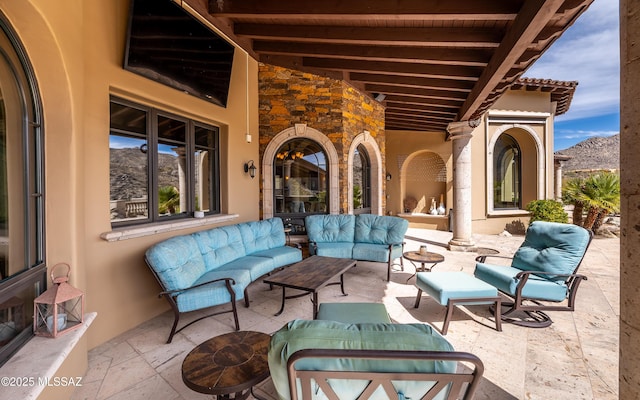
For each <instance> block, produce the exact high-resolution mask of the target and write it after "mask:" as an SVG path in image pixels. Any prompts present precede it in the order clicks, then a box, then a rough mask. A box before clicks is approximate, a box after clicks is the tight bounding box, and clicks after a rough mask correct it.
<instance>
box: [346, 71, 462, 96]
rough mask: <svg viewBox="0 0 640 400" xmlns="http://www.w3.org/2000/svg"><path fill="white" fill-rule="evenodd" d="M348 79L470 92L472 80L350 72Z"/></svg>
mask: <svg viewBox="0 0 640 400" xmlns="http://www.w3.org/2000/svg"><path fill="white" fill-rule="evenodd" d="M349 80H351V81H353V82H362V83H382V84H389V85H395V86H405V87H420V88H428V89H447V90H453V91H460V92H470V91H471V89H473V86H474V82H473V81H468V80H464V81H459V80H455V79H443V78H422V77H417V76H396V75H384V74H367V73H362V72H351V73H350V74H349Z"/></svg>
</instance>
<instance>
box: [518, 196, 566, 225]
mask: <svg viewBox="0 0 640 400" xmlns="http://www.w3.org/2000/svg"><path fill="white" fill-rule="evenodd" d="M525 209H526V210H527V211H529V212H530V213H531V219H530V220H529V224H531V223H532V222H533V221H548V222H563V223H567V222H569V216H568V215H567V213H566V212H565V211H564V208H563V206H562V203H561V202H559V201H555V200H533V201H531V202H529V203H528V204H527V205H526V207H525Z"/></svg>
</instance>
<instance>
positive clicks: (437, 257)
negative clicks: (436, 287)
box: [402, 251, 444, 282]
mask: <svg viewBox="0 0 640 400" xmlns="http://www.w3.org/2000/svg"><path fill="white" fill-rule="evenodd" d="M402 256H403V257H404V258H406V259H407V260H409V261H411V264H413V265H414V266H415V267H416V273H418V272H431V270H432V269H433V268H434V267H435V266H436V265H438V263H441V262H443V261H444V256H443V255H442V254H438V253H432V252H430V251H428V252H427V253H426V254H420V252H419V251H406V252H404V253H403V254H402ZM417 262H418V263H420V267H421V268H418V266H417V265H416V263H417ZM427 264H431V266H430V267H427ZM416 273H414V274H413V275H411V276H410V277H409V279H411V278H413V277H414V276H416ZM409 279H407V282H409Z"/></svg>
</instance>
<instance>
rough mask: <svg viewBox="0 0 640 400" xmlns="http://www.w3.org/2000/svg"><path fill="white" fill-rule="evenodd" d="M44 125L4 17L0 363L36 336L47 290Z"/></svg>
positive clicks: (26, 66)
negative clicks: (37, 312)
mask: <svg viewBox="0 0 640 400" xmlns="http://www.w3.org/2000/svg"><path fill="white" fill-rule="evenodd" d="M42 123H43V121H42V108H41V103H40V98H39V95H38V90H37V86H36V81H35V77H34V74H33V70H32V69H31V65H30V63H29V61H28V59H27V58H26V53H25V52H24V49H23V47H22V45H21V43H20V41H19V40H18V38H17V35H16V34H15V33H14V31H13V29H12V28H11V27H10V26H9V24H8V23H7V22H6V19H5V18H4V16H3V15H2V14H1V13H0V365H2V364H3V363H4V362H5V361H6V360H7V359H8V358H9V357H10V356H11V355H12V354H14V353H15V352H16V350H17V349H18V348H19V347H20V346H22V345H23V344H24V343H26V341H27V340H28V339H29V338H31V336H33V333H32V327H31V324H30V323H29V321H31V320H32V317H33V300H34V299H35V297H37V296H38V295H39V294H40V293H42V292H43V291H44V290H45V289H46V266H45V260H44V178H43V177H44V167H43V162H42V161H43V156H42V153H43V132H42Z"/></svg>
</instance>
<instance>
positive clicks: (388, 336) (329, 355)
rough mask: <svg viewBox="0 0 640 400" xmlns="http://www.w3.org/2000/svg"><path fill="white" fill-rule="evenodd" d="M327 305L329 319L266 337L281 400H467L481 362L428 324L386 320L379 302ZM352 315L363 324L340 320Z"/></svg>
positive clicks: (321, 313) (293, 324) (325, 313)
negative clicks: (457, 349) (396, 322)
mask: <svg viewBox="0 0 640 400" xmlns="http://www.w3.org/2000/svg"><path fill="white" fill-rule="evenodd" d="M323 306H325V307H323ZM326 306H327V304H321V307H320V311H319V313H318V316H319V317H326V318H333V319H335V320H329V319H317V320H294V321H291V322H289V323H287V324H286V325H285V326H284V327H282V328H281V329H280V330H279V331H277V332H276V333H275V334H274V335H273V336H272V338H271V343H270V347H269V355H268V360H269V369H270V372H271V378H272V380H273V384H274V386H275V388H276V391H277V393H278V396H279V398H280V399H286V400H289V399H305V400H310V399H360V398H362V399H369V398H371V399H389V398H396V399H409V398H411V399H420V398H427V399H437V400H443V399H457V398H463V399H471V398H472V396H473V393H474V392H475V389H476V386H477V384H478V381H479V380H480V378H481V376H482V372H483V365H482V362H481V361H480V360H479V359H478V358H477V357H476V356H474V355H472V354H469V353H463V352H456V351H454V349H453V346H452V345H451V344H450V343H449V342H448V341H447V340H446V339H445V338H444V337H443V336H442V335H440V334H439V333H438V332H436V331H435V330H434V329H433V328H432V327H431V326H429V325H426V324H420V323H417V324H394V323H391V320H390V319H389V316H388V314H387V313H386V309H385V308H384V305H381V304H370V303H364V304H363V303H353V304H350V303H346V304H342V303H340V304H335V305H331V307H326ZM323 308H324V310H323ZM350 316H352V317H353V318H354V319H355V320H357V321H369V322H359V323H348V322H341V321H345V320H347V319H348V318H349V317H350ZM336 320H337V321H336ZM458 363H464V364H465V365H467V366H468V367H469V368H459V367H458ZM460 394H462V396H463V397H458V395H460Z"/></svg>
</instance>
